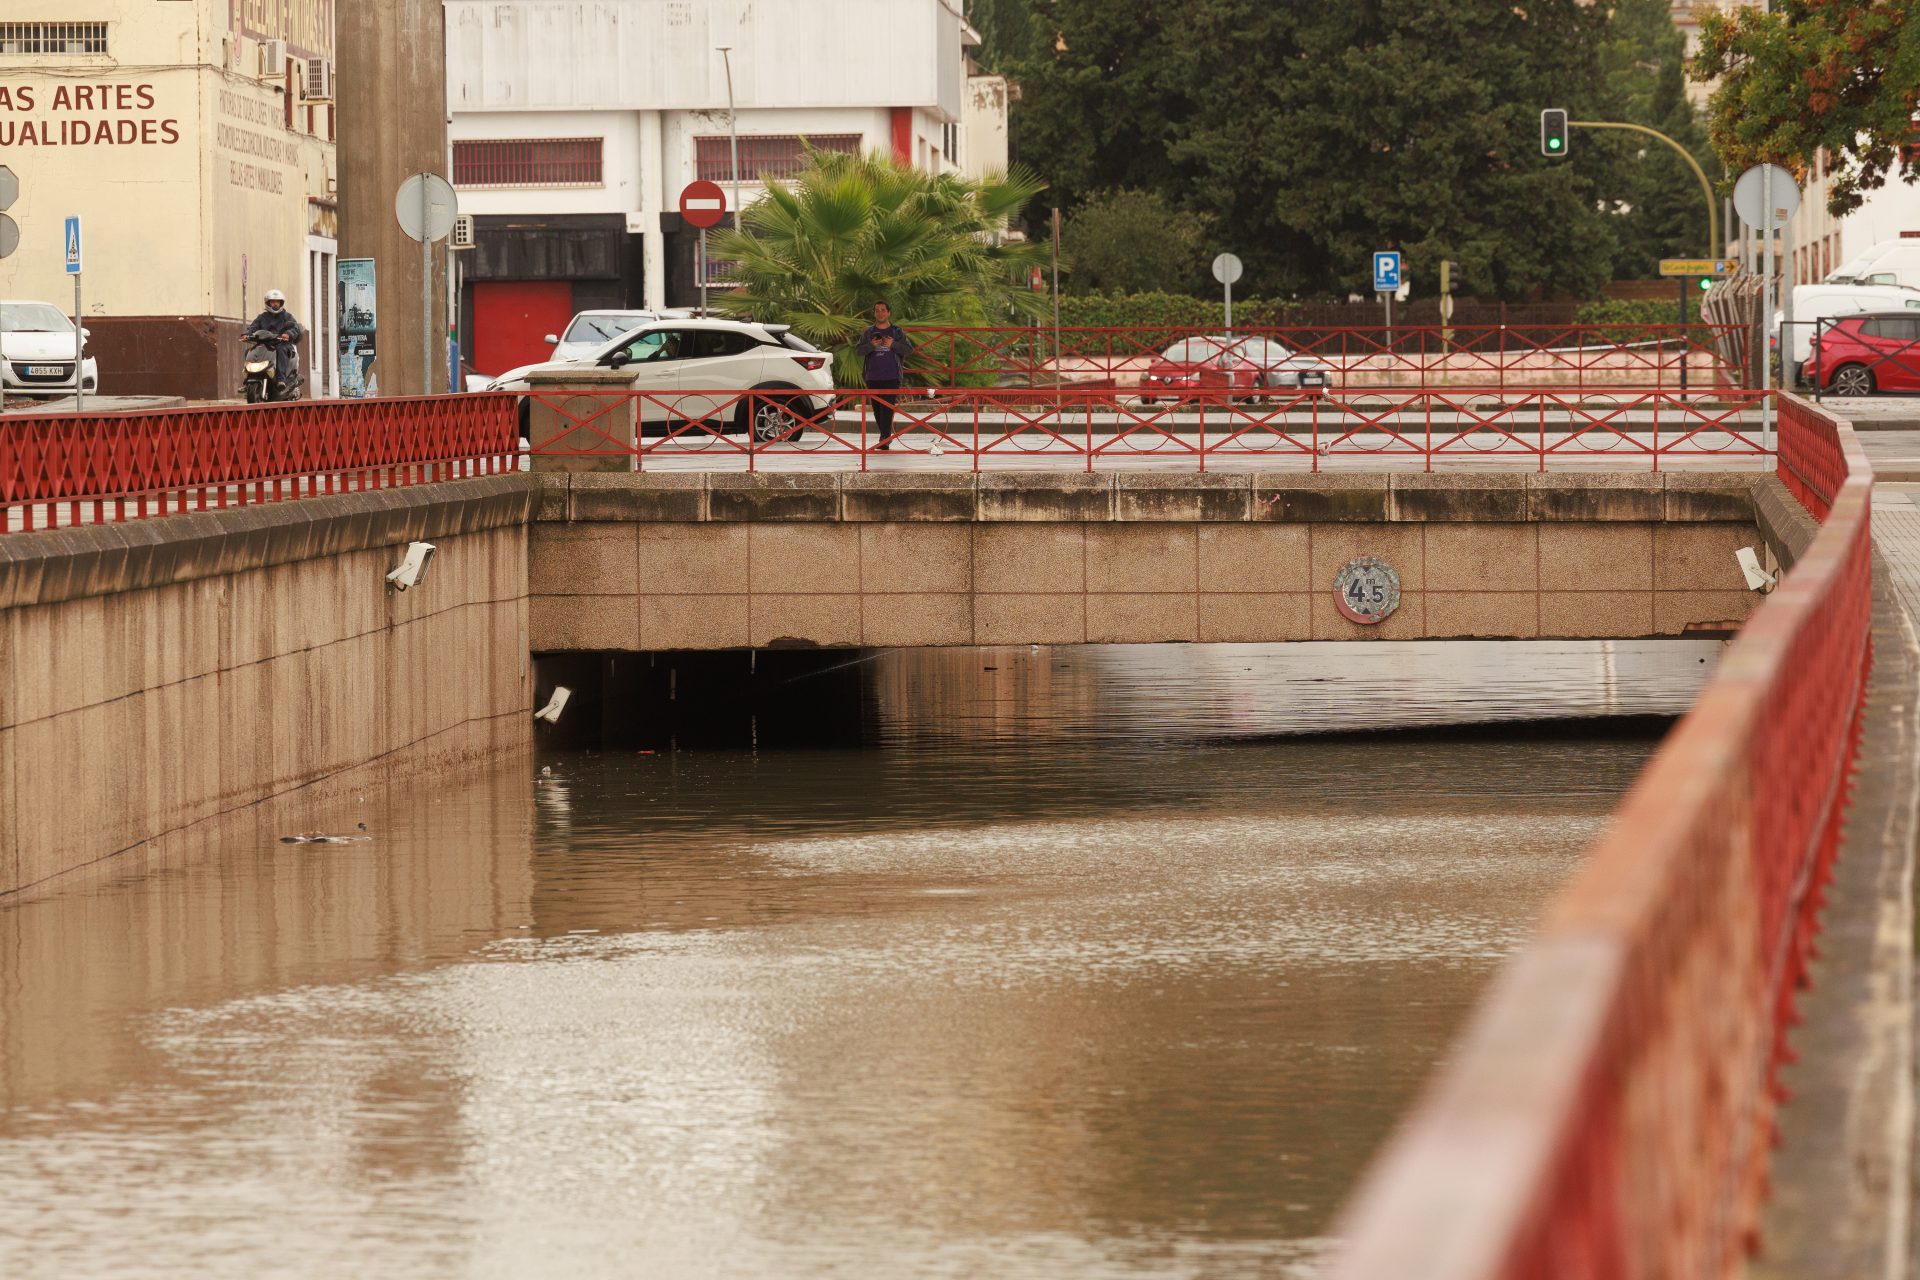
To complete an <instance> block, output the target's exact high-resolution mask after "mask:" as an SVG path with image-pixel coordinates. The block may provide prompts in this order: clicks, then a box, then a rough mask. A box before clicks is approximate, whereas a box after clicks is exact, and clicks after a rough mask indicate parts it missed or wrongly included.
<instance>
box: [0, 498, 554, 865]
mask: <svg viewBox="0 0 1920 1280" xmlns="http://www.w3.org/2000/svg"><path fill="white" fill-rule="evenodd" d="M532 500H533V492H532V489H531V487H530V486H529V484H528V482H527V481H526V480H525V479H523V478H520V477H499V478H494V479H489V480H478V481H462V482H457V483H453V484H445V485H437V486H432V487H430V488H419V489H400V490H386V491H382V492H377V493H365V494H351V495H344V496H340V497H332V498H318V499H310V500H307V501H303V502H294V503H285V504H278V505H269V506H260V507H252V508H247V509H241V510H231V511H226V512H221V513H209V514H201V515H188V516H175V517H170V518H168V519H164V520H147V521H139V522H133V523H128V524H124V525H107V526H99V527H94V528H82V529H76V530H70V531H59V532H51V533H39V534H15V535H8V536H6V537H4V538H0V794H4V796H5V797H6V803H5V804H4V806H0V893H5V892H11V891H14V890H17V889H20V888H23V887H26V886H29V885H33V884H37V883H40V882H42V881H45V880H47V879H49V878H51V877H53V876H56V875H60V874H62V873H64V872H67V871H71V870H73V869H75V868H77V867H81V866H84V865H87V864H88V863H91V862H94V861H95V860H98V859H101V858H104V857H108V856H111V855H112V854H115V853H118V852H121V851H124V850H128V849H132V848H134V847H137V846H141V845H143V844H148V843H149V842H153V841H156V840H160V839H162V838H164V837H168V836H170V835H174V834H178V833H182V832H185V831H187V830H189V829H191V828H194V827H195V826H197V825H198V824H203V823H206V822H208V821H210V820H212V819H215V818H218V817H220V816H222V815H224V814H229V813H232V812H234V811H236V810H240V809H244V808H246V807H248V806H251V805H256V804H258V803H260V802H261V801H263V800H267V799H270V798H272V797H275V796H284V795H287V794H288V793H291V792H294V791H296V790H299V789H301V788H305V787H312V786H315V785H316V784H322V783H324V782H325V781H326V780H327V779H329V778H331V777H334V776H337V775H340V774H343V773H344V772H345V771H347V770H350V769H353V768H355V767H358V766H364V765H367V764H370V763H376V762H380V761H383V760H393V761H396V762H397V761H402V760H404V761H405V767H407V768H412V769H422V768H428V769H430V768H435V767H438V766H439V765H441V764H444V763H446V762H449V761H454V760H461V759H470V758H476V757H479V756H482V755H485V754H489V753H493V752H498V751H503V750H509V749H512V748H515V747H519V746H524V745H525V744H526V743H527V742H529V741H530V737H531V717H530V716H529V714H528V713H529V711H530V709H531V700H532V680H531V672H530V663H529V661H528V656H527V655H528V617H527V603H526V599H527V597H526V567H527V519H528V515H529V512H530V510H531V507H532ZM414 539H423V540H426V541H430V542H432V543H434V544H435V545H436V547H437V548H438V550H437V552H436V554H435V557H434V560H433V562H432V565H431V567H430V569H429V573H428V577H427V580H426V581H425V582H424V583H423V584H422V585H421V586H420V587H418V588H416V589H414V590H412V591H408V592H405V593H398V592H393V591H390V590H389V589H388V588H387V587H386V584H385V581H384V576H385V574H386V572H387V571H388V570H389V569H390V568H392V567H393V565H394V564H395V563H396V562H397V561H398V558H399V556H398V548H399V547H401V546H403V545H404V544H405V543H407V542H408V541H411V540H414Z"/></svg>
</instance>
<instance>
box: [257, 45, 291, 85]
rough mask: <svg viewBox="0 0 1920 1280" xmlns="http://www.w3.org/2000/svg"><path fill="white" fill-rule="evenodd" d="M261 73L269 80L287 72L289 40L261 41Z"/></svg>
mask: <svg viewBox="0 0 1920 1280" xmlns="http://www.w3.org/2000/svg"><path fill="white" fill-rule="evenodd" d="M260 74H261V75H262V76H264V77H266V78H267V79H269V80H272V79H277V78H279V77H281V76H284V75H286V74H287V42H286V41H285V40H262V41H261V42H260Z"/></svg>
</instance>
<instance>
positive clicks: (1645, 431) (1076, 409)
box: [527, 388, 1769, 471]
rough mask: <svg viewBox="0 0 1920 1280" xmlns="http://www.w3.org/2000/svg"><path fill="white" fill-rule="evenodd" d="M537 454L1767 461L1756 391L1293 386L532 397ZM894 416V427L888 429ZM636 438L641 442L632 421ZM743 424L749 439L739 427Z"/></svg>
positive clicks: (1187, 463) (725, 458)
mask: <svg viewBox="0 0 1920 1280" xmlns="http://www.w3.org/2000/svg"><path fill="white" fill-rule="evenodd" d="M527 401H528V409H529V420H530V422H532V423H537V424H540V425H538V426H535V427H534V428H533V429H532V431H531V439H532V442H533V452H534V453H535V454H538V455H545V456H549V457H611V456H616V455H621V454H625V455H628V456H630V457H631V458H632V459H633V466H634V467H635V468H636V469H639V470H646V469H647V468H648V467H649V466H657V465H662V464H670V465H673V466H676V467H684V465H685V462H686V459H687V457H688V455H690V454H701V455H705V456H706V457H708V458H711V459H713V460H715V461H716V462H725V463H726V464H727V465H734V464H743V465H744V466H745V467H746V468H747V469H748V470H758V469H759V468H761V467H762V466H782V465H791V464H792V459H793V458H794V456H795V455H801V454H806V455H813V456H816V457H820V458H841V459H846V460H848V461H850V462H857V463H858V465H859V467H860V468H861V469H863V470H864V469H866V468H867V467H869V466H870V465H872V464H873V463H874V461H875V460H877V459H878V458H880V457H881V456H892V457H895V458H898V457H900V456H902V455H907V454H917V455H923V456H926V457H935V456H937V457H939V458H941V459H943V461H942V463H941V465H942V466H945V467H970V468H971V469H973V470H981V469H983V468H993V467H1007V466H1016V465H1031V464H1042V465H1047V466H1059V465H1062V464H1073V465H1079V466H1081V467H1084V468H1085V469H1086V470H1089V471H1091V470H1093V469H1095V468H1096V467H1101V466H1125V465H1131V464H1143V463H1151V464H1157V465H1170V466H1183V467H1193V468H1196V469H1198V470H1201V471H1205V470H1207V469H1209V468H1214V467H1221V466H1234V465H1249V464H1255V463H1260V464H1267V465H1281V466H1299V467H1303V468H1305V469H1308V470H1312V471H1318V470H1321V469H1323V468H1324V467H1327V466H1338V465H1351V464H1353V463H1355V462H1364V461H1367V460H1379V461H1382V462H1392V463H1395V464H1396V465H1404V464H1406V463H1409V462H1416V463H1418V464H1420V465H1421V466H1423V467H1425V468H1426V469H1429V470H1431V469H1432V468H1433V467H1434V466H1436V465H1445V464H1448V463H1452V462H1467V461H1474V460H1481V461H1485V460H1502V461H1508V462H1512V463H1515V464H1518V465H1525V466H1528V467H1530V468H1533V469H1536V470H1540V471H1545V470H1548V469H1549V468H1551V467H1554V466H1561V467H1569V466H1583V465H1584V466H1589V467H1590V466H1593V465H1595V464H1605V465H1607V466H1610V467H1634V468H1638V467H1648V468H1651V469H1653V470H1658V469H1660V468H1661V467H1662V466H1663V465H1670V464H1671V463H1672V462H1674V461H1676V460H1681V459H1696V460H1697V459H1701V458H1708V457H1714V458H1722V459H1737V458H1744V457H1760V456H1763V455H1765V454H1766V453H1768V452H1769V451H1768V450H1767V449H1766V448H1765V446H1764V444H1763V441H1762V438H1761V429H1760V420H1759V419H1760V409H1761V406H1762V405H1763V403H1764V402H1765V395H1764V393H1761V392H1753V391H1737V392H1689V393H1681V392H1678V391H1651V390H1649V391H1615V392H1587V393H1585V394H1581V393H1577V392H1566V391H1499V390H1478V391H1476V390H1458V391H1420V390H1406V391H1382V392H1373V393H1355V394H1341V395H1321V394H1316V393H1307V392H1297V391H1286V392H1274V393H1270V394H1263V395H1261V396H1259V397H1257V398H1256V397H1252V396H1245V395H1233V394H1230V393H1228V392H1224V391H1217V392H1216V391H1209V392H1191V393H1184V394H1182V395H1181V397H1180V398H1179V399H1177V400H1168V399H1166V398H1165V397H1162V398H1161V399H1159V400H1158V401H1157V402H1155V403H1150V404H1149V403H1142V402H1141V398H1140V397H1139V396H1137V395H1133V394H1130V393H1124V392H1116V391H1114V390H1112V389H1087V388H1067V389H1062V390H1059V391H1038V390H1032V389H1019V390H1012V389H1009V390H959V389H951V388H949V389H941V390H937V391H936V390H933V389H928V388H921V389H914V390H908V391H901V392H885V391H843V392H836V393H833V394H832V395H820V394H812V393H804V392H739V391H709V392H701V391H690V390H677V391H671V392H660V393H646V392H630V391H571V390H566V391H553V392H543V393H540V394H537V395H532V396H529V397H527ZM889 408H890V409H891V413H892V421H891V423H890V425H889V426H887V427H885V428H884V429H883V427H882V425H881V420H882V418H883V417H884V416H885V411H886V410H888V409H889ZM636 418H637V419H638V421H639V422H640V424H641V428H642V429H641V431H640V432H639V434H638V437H637V438H636V437H635V434H634V431H633V425H632V424H633V422H634V421H635V420H636ZM749 425H752V426H754V427H756V428H757V429H756V430H748V427H749Z"/></svg>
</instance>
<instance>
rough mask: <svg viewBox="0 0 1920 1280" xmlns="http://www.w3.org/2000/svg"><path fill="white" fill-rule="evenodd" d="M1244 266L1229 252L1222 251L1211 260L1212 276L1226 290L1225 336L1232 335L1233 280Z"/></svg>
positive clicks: (1239, 274) (1237, 277)
mask: <svg viewBox="0 0 1920 1280" xmlns="http://www.w3.org/2000/svg"><path fill="white" fill-rule="evenodd" d="M1244 270H1245V268H1244V267H1243V266H1242V265H1241V262H1240V259H1239V258H1238V257H1236V256H1235V255H1233V254H1231V253H1223V254H1221V255H1220V256H1219V257H1217V258H1215V259H1214V260H1213V278H1214V279H1215V280H1218V281H1219V282H1220V283H1221V284H1222V285H1224V286H1225V287H1226V290H1227V336H1228V337H1229V338H1231V337H1232V336H1233V282H1234V281H1235V280H1238V279H1239V278H1240V276H1241V273H1242V272H1243V271H1244Z"/></svg>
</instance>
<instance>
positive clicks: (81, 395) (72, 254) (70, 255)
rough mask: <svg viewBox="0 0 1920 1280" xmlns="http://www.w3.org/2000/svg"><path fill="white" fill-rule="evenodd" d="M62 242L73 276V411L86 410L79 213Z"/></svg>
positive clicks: (82, 411) (85, 337)
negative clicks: (83, 371)
mask: <svg viewBox="0 0 1920 1280" xmlns="http://www.w3.org/2000/svg"><path fill="white" fill-rule="evenodd" d="M62 243H64V244H65V245H66V246H67V274H68V275H70V276H72V277H73V411H74V412H75V413H85V412H86V411H87V401H86V394H87V393H86V392H85V391H84V390H82V389H81V380H80V376H81V371H82V370H83V369H84V368H85V367H86V360H87V334H86V330H84V329H82V328H81V327H80V322H81V321H82V320H83V319H85V318H86V314H87V313H86V312H85V311H84V310H83V309H82V308H81V301H80V215H79V214H75V215H73V216H72V217H70V218H68V219H67V227H66V233H65V235H64V236H63V237H62Z"/></svg>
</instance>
